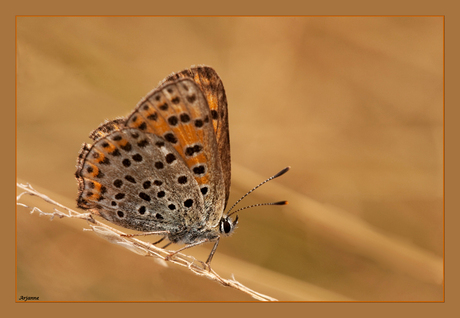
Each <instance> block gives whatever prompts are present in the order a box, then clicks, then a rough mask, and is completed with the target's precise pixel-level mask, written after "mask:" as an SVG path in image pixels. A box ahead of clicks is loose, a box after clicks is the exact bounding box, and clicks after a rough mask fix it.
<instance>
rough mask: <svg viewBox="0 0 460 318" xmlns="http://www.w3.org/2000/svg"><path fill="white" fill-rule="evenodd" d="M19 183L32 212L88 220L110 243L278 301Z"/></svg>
mask: <svg viewBox="0 0 460 318" xmlns="http://www.w3.org/2000/svg"><path fill="white" fill-rule="evenodd" d="M17 186H18V187H19V188H21V189H23V190H25V192H22V193H20V194H19V195H18V196H17V197H16V203H17V205H19V206H23V207H26V208H28V209H29V210H30V213H34V212H38V213H39V214H40V215H45V216H48V217H50V219H53V218H54V217H59V218H64V217H67V218H71V219H83V220H87V221H88V222H89V226H90V227H91V229H86V230H88V231H93V232H94V233H96V234H97V235H99V236H101V237H103V238H105V239H106V240H108V241H109V242H111V243H114V244H118V245H120V246H122V247H124V248H126V249H128V250H130V251H132V252H134V253H136V254H139V255H143V256H153V257H155V259H157V260H160V261H163V262H171V263H174V264H177V265H180V266H184V267H187V268H188V269H189V270H190V271H192V272H193V273H195V274H197V275H200V276H204V277H207V278H209V279H211V280H214V281H215V282H217V283H219V284H221V285H223V286H227V287H232V288H235V289H237V290H240V291H242V292H244V293H246V294H248V295H250V296H252V297H253V298H255V299H257V300H260V301H277V300H276V299H275V298H272V297H270V296H267V295H263V294H261V293H258V292H256V291H254V290H251V289H249V288H248V287H246V286H244V285H242V284H241V283H239V282H238V281H236V280H235V279H231V280H230V279H224V278H222V277H220V276H219V275H218V274H217V273H216V272H215V271H214V270H213V269H212V268H208V267H207V266H206V264H205V263H204V262H202V261H199V260H197V259H195V258H194V257H192V256H188V255H185V254H182V253H177V254H175V255H174V256H173V257H172V258H167V256H168V255H169V254H171V253H172V251H170V250H165V249H162V248H159V247H156V246H155V245H152V244H151V243H149V242H144V241H142V240H139V239H136V238H135V237H133V236H130V235H129V234H126V233H124V232H122V231H119V230H117V229H115V228H112V227H110V226H108V225H107V224H104V223H102V222H99V221H98V220H96V219H95V218H93V216H92V215H91V213H79V212H77V211H74V210H72V209H70V208H68V207H66V206H64V205H62V204H60V203H58V202H56V201H54V200H52V199H51V198H49V197H48V196H46V195H44V194H42V193H40V192H38V191H37V190H35V189H34V188H32V186H31V185H30V184H19V183H18V184H17ZM24 194H29V195H33V196H37V197H39V198H41V199H43V200H44V201H46V202H48V203H50V204H52V205H55V206H57V207H59V208H61V209H63V210H65V211H66V212H67V213H65V212H62V211H59V210H58V209H56V208H55V209H54V212H44V211H42V210H40V209H39V208H37V207H30V206H27V205H25V204H23V203H21V202H19V200H20V199H21V198H22V196H23V195H24Z"/></svg>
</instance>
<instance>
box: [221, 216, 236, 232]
mask: <svg viewBox="0 0 460 318" xmlns="http://www.w3.org/2000/svg"><path fill="white" fill-rule="evenodd" d="M237 223H238V216H237V217H236V218H235V221H232V220H230V219H229V218H222V220H221V221H220V232H221V233H223V234H226V235H230V234H231V233H232V232H233V230H234V229H235V226H236V224H237Z"/></svg>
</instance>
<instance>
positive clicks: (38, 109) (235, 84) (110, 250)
mask: <svg viewBox="0 0 460 318" xmlns="http://www.w3.org/2000/svg"><path fill="white" fill-rule="evenodd" d="M17 21H18V22H17V52H18V55H17V58H18V71H17V96H18V97H17V101H18V103H17V174H18V181H20V182H29V183H31V184H32V186H34V187H36V188H37V189H40V190H42V191H43V192H44V193H45V194H47V195H49V196H50V197H52V198H54V199H57V200H59V201H60V202H61V203H63V204H66V205H68V206H69V207H71V208H74V207H75V206H76V202H75V198H76V193H77V185H76V181H75V179H74V176H73V174H74V172H75V163H76V157H77V155H78V152H79V150H80V147H81V144H82V143H83V142H89V138H88V137H87V136H88V135H89V133H90V132H91V131H92V130H93V129H94V128H96V127H97V126H98V125H99V124H100V123H102V122H103V121H104V120H105V119H113V118H115V117H118V116H124V115H126V114H128V113H129V112H130V111H131V110H132V109H133V108H134V106H135V105H136V104H137V102H138V101H139V100H140V99H141V98H142V97H143V96H144V95H145V94H146V93H147V92H149V91H150V90H151V89H153V88H154V87H155V86H156V85H157V84H158V82H159V81H160V80H162V79H163V78H164V77H165V76H166V75H168V74H170V73H171V72H175V71H180V70H182V69H184V68H187V67H190V66H191V65H194V64H206V65H210V66H212V67H214V68H215V69H216V70H217V72H218V73H219V74H220V76H221V78H222V80H223V82H224V85H225V88H226V93H227V98H228V102H229V115H230V119H229V121H230V139H231V151H232V168H233V171H232V174H233V175H232V182H233V187H232V193H231V197H230V200H229V204H231V203H232V202H234V201H236V200H237V199H238V198H239V197H240V196H241V195H243V194H244V193H245V192H246V191H247V190H249V189H250V188H252V187H253V186H254V185H256V184H258V183H259V182H260V181H262V180H263V179H265V178H267V177H269V176H271V175H273V174H274V173H276V172H277V171H279V170H280V169H281V168H283V167H285V166H288V165H290V166H291V167H292V170H291V171H290V172H289V173H288V174H286V175H285V176H283V177H282V178H279V179H276V181H273V182H272V183H271V184H268V185H266V186H264V187H262V188H261V189H259V190H257V191H256V193H254V194H253V195H251V196H250V197H249V198H247V199H245V201H244V204H242V206H243V205H247V204H251V203H258V202H267V201H278V200H288V201H290V204H289V205H288V206H285V207H265V208H255V209H251V210H247V211H243V212H242V213H240V215H239V217H240V222H239V228H238V229H237V231H236V232H235V234H234V235H233V236H232V237H230V238H225V239H223V240H221V243H220V245H219V249H218V251H217V253H216V256H215V257H214V260H213V268H214V270H216V271H217V272H218V273H220V274H222V276H224V277H225V278H230V277H231V275H232V274H234V275H235V278H236V279H237V280H239V281H240V282H241V283H243V284H245V285H247V286H248V287H250V288H253V289H255V290H256V291H258V292H261V293H266V294H268V295H270V296H272V297H275V298H278V299H280V300H297V301H299V300H305V301H309V300H315V301H321V300H365V301H394V300H399V301H401V300H402V301H440V300H442V299H443V288H442V278H443V265H442V254H443V201H442V196H443V187H442V182H443V175H442V172H443V166H442V160H443V153H442V149H443V135H442V131H443V130H442V119H443V118H442V115H443V111H442V107H443V94H442V93H443V91H442V90H443V82H442V79H443V42H442V41H443V29H442V18H439V17H437V18H415V17H413V18H381V17H380V18H377V17H376V18H357V17H353V18H352V17H343V18H338V17H331V18H324V17H305V18H254V17H252V18H241V17H233V18H228V17H225V18H223V17H219V18H183V17H181V18H171V17H168V18H158V17H152V18H145V17H143V18H47V17H40V18H33V17H20V18H18V20H17ZM18 191H19V190H18ZM19 192H20V191H19ZM22 202H25V203H27V204H30V205H34V206H39V207H41V208H43V209H48V211H49V210H50V209H51V207H49V206H47V205H44V204H42V203H41V201H40V200H37V199H33V198H27V197H24V199H23V200H22ZM17 219H18V222H17V295H18V297H19V296H39V297H40V300H61V301H77V300H84V301H91V300H102V301H103V300H143V301H148V300H252V299H251V298H250V297H248V296H247V295H245V294H242V293H240V292H238V291H235V290H231V289H229V288H223V287H221V286H219V285H217V284H216V283H214V282H211V281H209V280H205V279H203V278H200V277H197V276H195V275H193V274H191V273H189V272H188V271H186V270H183V269H182V268H179V267H177V266H173V265H172V266H170V267H169V268H165V267H162V266H161V265H158V264H157V263H156V262H153V261H152V259H151V258H145V257H141V256H138V255H136V254H133V253H131V252H129V251H127V250H124V249H122V248H120V247H118V246H115V245H113V244H110V243H108V242H106V241H104V240H102V239H100V238H99V237H97V236H96V235H95V234H94V233H91V232H83V231H82V228H88V226H87V225H86V223H85V222H84V221H73V220H64V219H62V220H59V219H55V220H53V221H52V222H49V220H48V219H47V218H46V217H38V216H37V214H32V215H30V214H29V213H28V212H27V209H24V208H21V207H18V214H17ZM147 239H149V238H147ZM152 240H153V238H152ZM177 247H178V246H174V248H177ZM211 247H212V245H206V246H203V247H198V248H193V249H190V250H188V251H187V253H188V254H191V255H194V256H196V257H197V258H200V259H206V257H207V254H208V253H209V251H210V249H211Z"/></svg>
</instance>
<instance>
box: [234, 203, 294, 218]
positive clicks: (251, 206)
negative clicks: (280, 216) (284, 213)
mask: <svg viewBox="0 0 460 318" xmlns="http://www.w3.org/2000/svg"><path fill="white" fill-rule="evenodd" d="M288 203H289V202H287V201H279V202H270V203H258V204H253V205H248V206H245V207H242V208H240V209H238V210H236V211H234V212H232V213H231V214H228V216H230V215H232V214H235V213H237V212H240V211H242V210H246V209H249V208H255V207H257V206H263V205H286V204H288Z"/></svg>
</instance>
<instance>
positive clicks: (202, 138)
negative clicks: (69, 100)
mask: <svg viewBox="0 0 460 318" xmlns="http://www.w3.org/2000/svg"><path fill="white" fill-rule="evenodd" d="M228 127H229V126H228V109H227V97H226V94H225V90H224V86H223V84H222V81H221V79H220V77H219V76H218V75H217V73H216V71H215V70H214V69H213V68H211V67H208V66H196V67H192V68H190V69H186V70H183V71H181V72H178V73H173V74H171V75H169V76H168V77H166V78H165V79H164V80H163V81H161V82H160V84H159V85H158V87H157V88H155V89H154V90H153V91H151V92H150V93H148V94H147V96H145V97H144V98H143V99H142V100H141V101H140V102H139V103H138V105H137V106H136V108H135V109H134V111H133V112H132V113H131V114H129V115H128V116H127V117H124V118H119V119H115V120H113V121H109V122H106V123H104V124H102V125H101V126H99V127H98V128H97V129H96V130H94V131H93V132H92V133H91V134H90V138H91V139H93V141H94V144H92V145H89V144H86V143H85V144H83V147H82V149H81V151H80V154H79V156H78V161H77V171H76V173H75V176H76V178H77V180H78V184H79V194H78V199H77V204H78V206H79V207H80V208H82V209H86V210H89V211H90V212H91V213H93V214H95V215H99V216H101V217H103V218H104V219H106V220H108V221H110V222H112V223H114V224H117V225H120V226H122V227H125V228H128V229H133V230H137V231H142V232H154V233H155V232H156V233H166V234H164V237H163V238H162V239H161V240H160V241H162V240H163V239H164V238H167V239H168V240H169V244H171V243H183V244H185V247H183V248H181V249H179V250H177V251H175V252H173V253H171V254H170V256H172V255H174V254H175V253H177V252H179V251H181V250H183V249H185V248H189V247H192V246H196V245H200V244H203V243H206V242H214V247H213V249H212V250H211V253H210V255H209V257H208V259H207V261H206V264H207V265H208V266H209V265H210V263H211V260H212V257H213V255H214V253H215V251H216V249H217V246H218V244H219V240H220V237H221V236H222V235H224V236H228V235H230V234H232V232H233V231H234V229H235V228H236V225H237V223H238V216H236V217H235V218H234V219H233V218H231V214H229V212H230V211H228V212H227V213H225V212H224V211H225V208H226V206H227V201H228V197H229V193H230V182H231V161H230V135H229V128H228ZM288 169H289V168H286V169H284V170H283V171H281V172H280V173H278V174H277V175H275V176H273V177H272V178H270V179H269V180H271V179H273V178H275V177H278V176H280V175H282V174H284V173H285V172H286V171H287V170H288ZM267 181H268V180H267ZM265 182H266V181H265ZM265 182H263V183H265ZM263 183H262V184H263ZM259 186H260V185H259ZM256 188H257V187H256ZM253 190H254V189H253ZM253 190H251V191H250V192H252V191H253ZM250 192H249V193H250ZM249 193H248V194H249ZM238 202H239V201H238ZM238 202H237V203H238ZM286 203H287V202H286V201H281V202H276V203H270V204H279V205H281V204H286ZM232 208H233V207H232ZM232 214H233V213H232ZM160 241H158V242H155V244H156V243H159V242H160ZM169 244H168V245H169ZM168 245H166V246H168ZM166 246H165V247H166Z"/></svg>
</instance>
